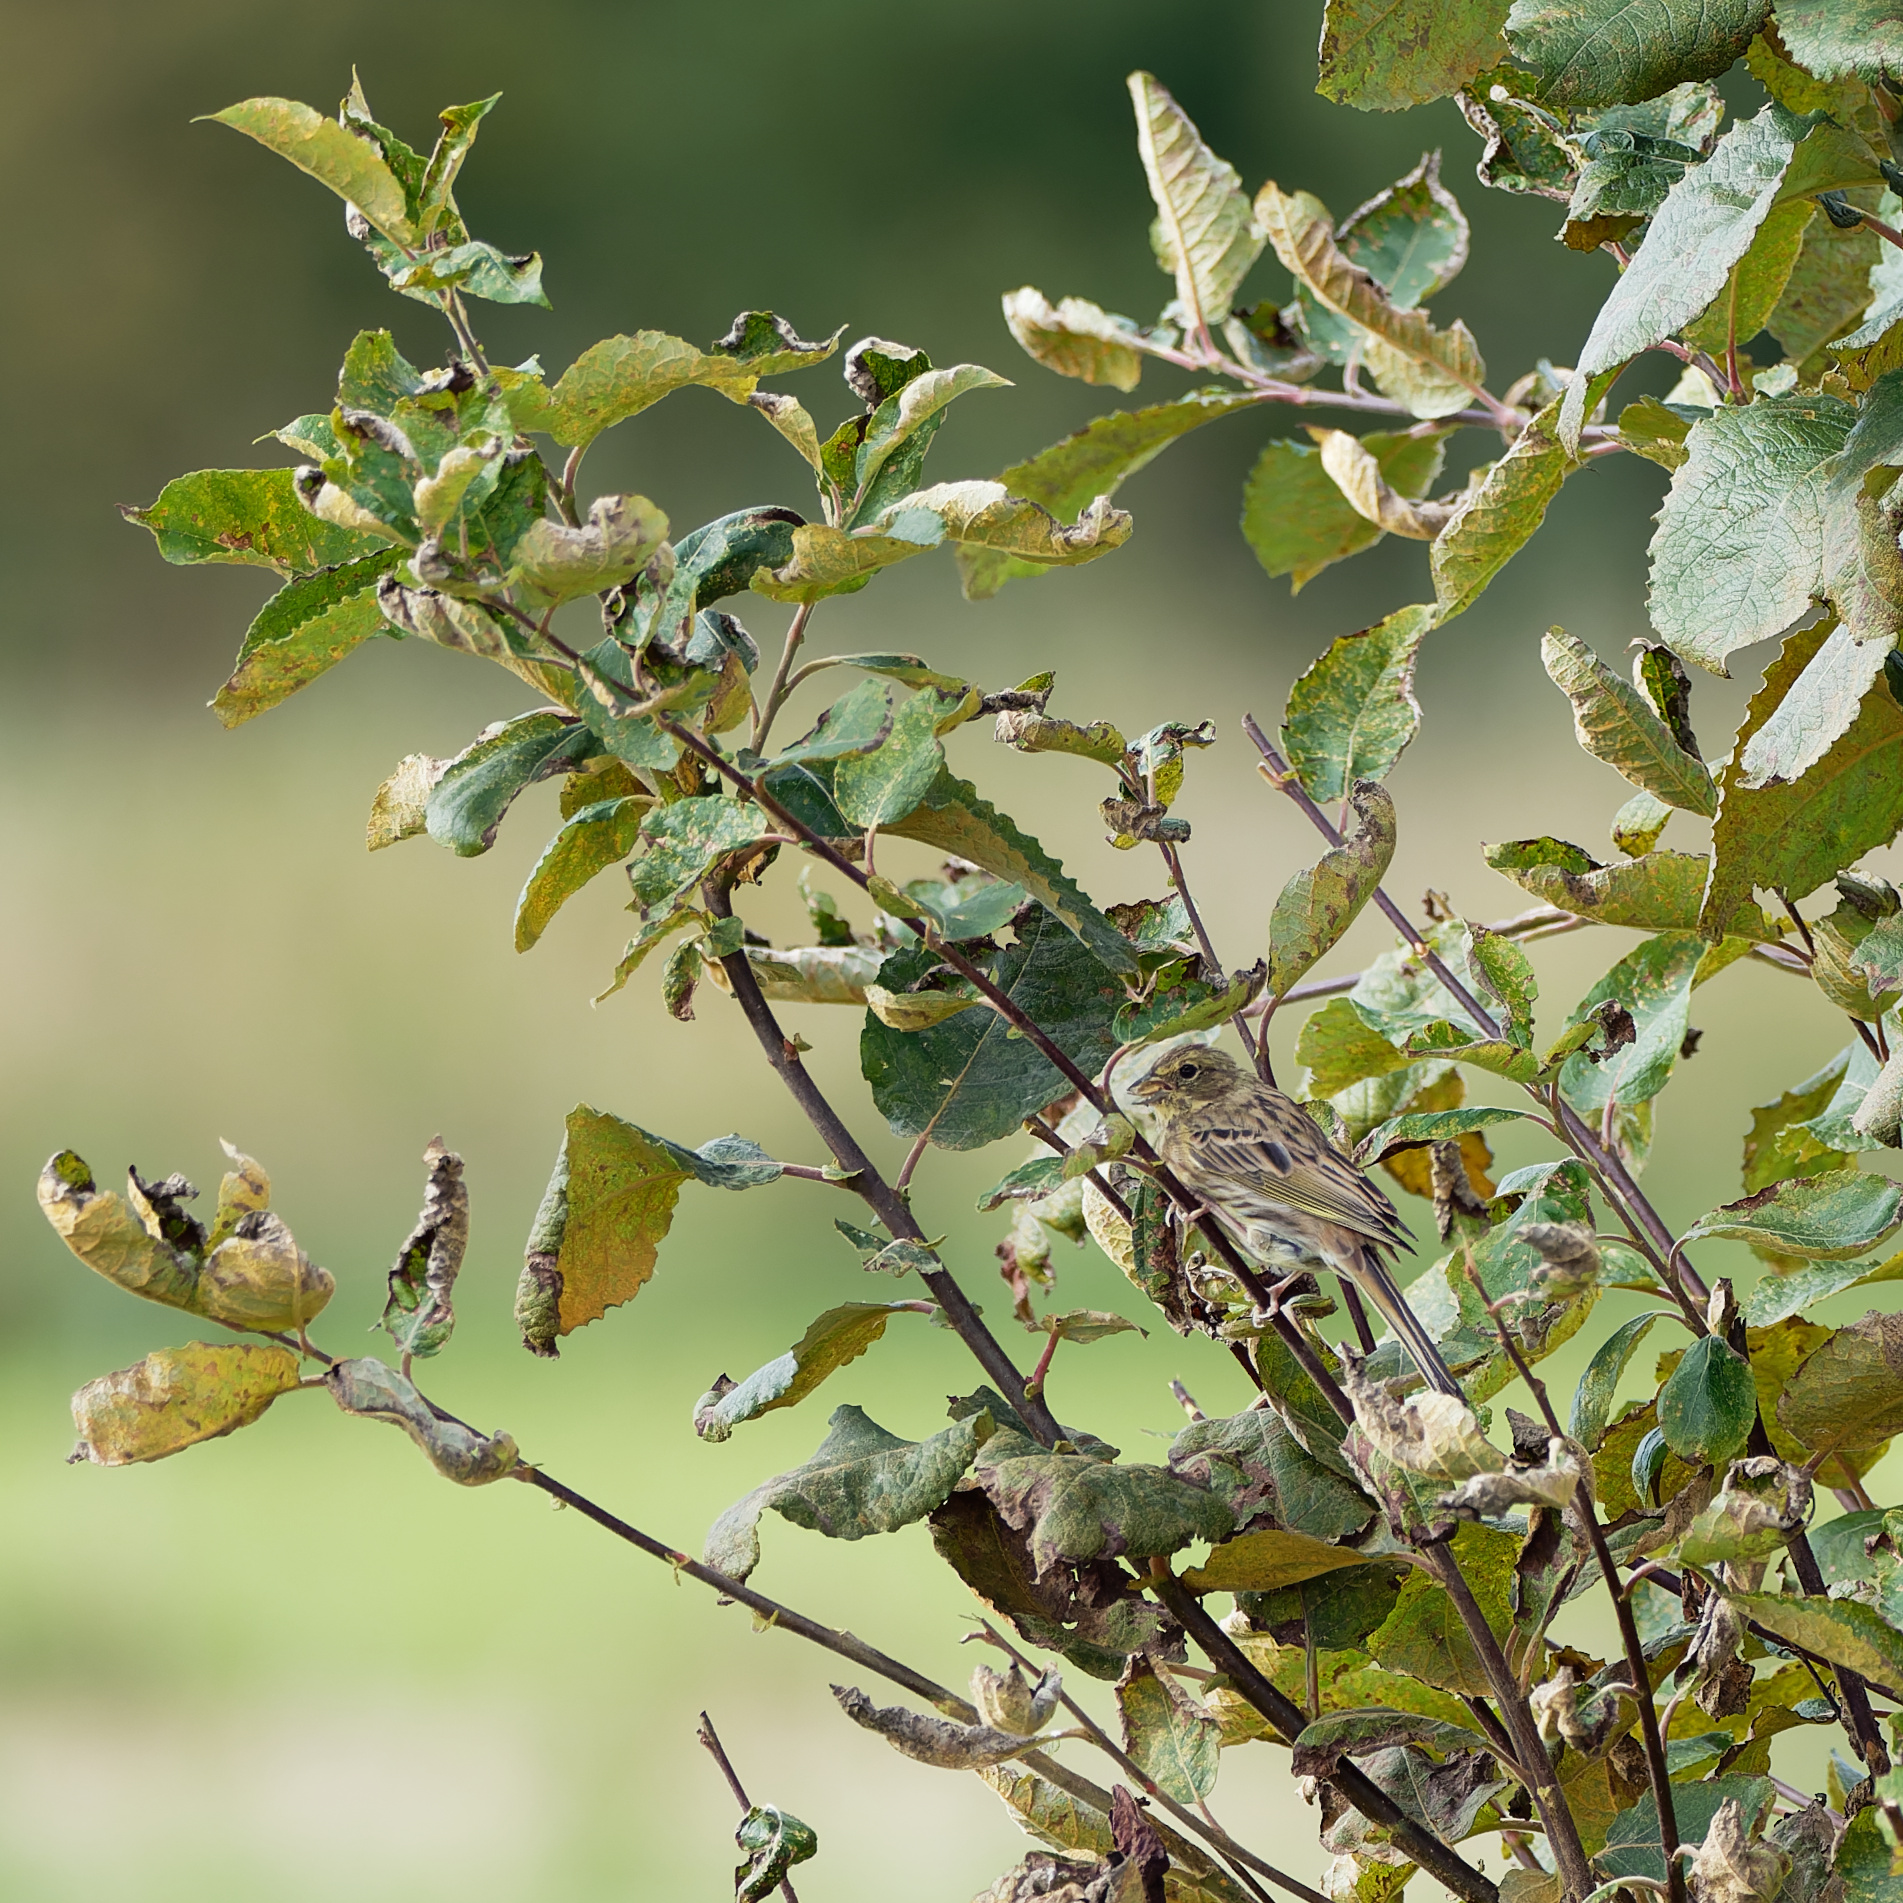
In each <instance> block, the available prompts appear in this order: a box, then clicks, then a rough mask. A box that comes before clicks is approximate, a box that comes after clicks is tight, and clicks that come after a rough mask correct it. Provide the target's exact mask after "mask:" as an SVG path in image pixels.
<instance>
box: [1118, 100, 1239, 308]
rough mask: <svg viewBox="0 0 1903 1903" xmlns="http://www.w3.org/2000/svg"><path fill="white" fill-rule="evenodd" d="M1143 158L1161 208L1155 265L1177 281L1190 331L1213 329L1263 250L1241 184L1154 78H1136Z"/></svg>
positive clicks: (1178, 294) (1228, 166) (1135, 103)
mask: <svg viewBox="0 0 1903 1903" xmlns="http://www.w3.org/2000/svg"><path fill="white" fill-rule="evenodd" d="M1130 98H1131V102H1132V103H1133V104H1134V105H1135V107H1136V116H1137V151H1138V152H1139V153H1140V154H1141V156H1142V159H1143V170H1144V174H1145V176H1146V177H1147V178H1148V179H1149V182H1150V196H1151V197H1152V198H1153V199H1154V200H1155V201H1156V212H1157V219H1156V238H1155V242H1156V249H1157V261H1158V263H1160V264H1161V265H1162V267H1163V269H1164V270H1165V271H1168V272H1171V273H1173V274H1174V276H1175V279H1176V298H1177V302H1178V304H1179V305H1180V306H1181V308H1182V311H1183V316H1184V322H1185V323H1186V324H1187V325H1188V326H1189V327H1190V328H1192V329H1195V328H1198V327H1201V328H1205V329H1214V328H1215V327H1216V326H1218V325H1220V324H1221V322H1222V320H1223V319H1224V318H1225V317H1227V316H1228V315H1229V308H1230V305H1231V304H1232V303H1233V302H1234V299H1235V294H1236V289H1237V287H1238V286H1239V285H1240V284H1241V282H1242V280H1243V279H1244V278H1245V277H1246V276H1247V275H1248V272H1249V267H1250V266H1251V265H1252V264H1254V263H1255V261H1256V258H1257V257H1258V256H1259V255H1260V253H1261V250H1262V233H1261V232H1260V231H1259V230H1258V229H1257V228H1256V221H1255V219H1254V218H1253V217H1252V216H1251V215H1250V211H1249V201H1248V199H1247V198H1246V197H1245V196H1244V195H1243V191H1242V181H1241V180H1240V179H1239V178H1238V177H1237V176H1236V170H1235V167H1234V166H1232V165H1228V164H1225V163H1224V161H1223V160H1221V159H1219V158H1218V157H1217V156H1216V155H1215V153H1213V152H1212V151H1210V149H1209V148H1208V146H1206V145H1205V144H1204V143H1203V141H1202V137H1201V135H1200V134H1199V133H1198V132H1197V130H1196V128H1195V126H1194V125H1193V124H1192V123H1191V121H1190V119H1189V116H1188V115H1187V114H1186V113H1185V112H1184V111H1183V109H1182V107H1180V106H1179V105H1178V104H1177V103H1176V101H1175V100H1174V99H1172V98H1171V97H1170V96H1169V94H1168V93H1167V92H1165V91H1164V90H1163V88H1162V87H1161V86H1159V85H1158V84H1157V83H1156V81H1155V80H1154V79H1152V78H1151V77H1150V75H1149V74H1148V73H1132V74H1131V75H1130Z"/></svg>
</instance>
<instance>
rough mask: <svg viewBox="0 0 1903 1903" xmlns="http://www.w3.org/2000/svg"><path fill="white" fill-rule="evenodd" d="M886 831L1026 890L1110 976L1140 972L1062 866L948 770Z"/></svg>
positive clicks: (1130, 951)
mask: <svg viewBox="0 0 1903 1903" xmlns="http://www.w3.org/2000/svg"><path fill="white" fill-rule="evenodd" d="M885 830H886V831H887V832H888V833H891V834H894V835H895V836H896V837H898V838H900V839H916V840H918V841H919V842H920V843H921V844H923V845H927V846H932V847H935V848H936V849H937V850H938V851H940V852H946V853H950V854H952V855H953V856H954V857H956V858H959V859H967V860H969V861H970V862H971V863H972V864H973V865H975V866H980V867H982V868H983V869H984V870H985V871H986V872H989V873H991V874H993V875H994V876H995V877H996V878H999V879H1003V880H1007V881H1009V882H1010V883H1012V884H1014V885H1019V886H1022V887H1023V888H1024V890H1025V891H1026V892H1028V893H1029V894H1030V895H1031V897H1032V898H1034V899H1036V900H1037V901H1038V903H1039V904H1040V905H1042V906H1044V907H1045V908H1046V909H1047V910H1048V911H1050V912H1051V913H1052V914H1053V916H1055V917H1056V918H1057V919H1059V920H1060V921H1061V922H1062V923H1063V924H1064V925H1065V927H1066V928H1067V929H1069V930H1070V931H1072V932H1075V933H1076V934H1077V936H1078V937H1079V938H1080V939H1082V940H1083V942H1084V943H1085V944H1086V945H1088V946H1089V947H1090V950H1091V952H1092V953H1093V954H1094V955H1095V957H1096V958H1097V959H1098V960H1099V961H1100V962H1101V963H1102V964H1104V965H1107V966H1108V967H1109V968H1110V969H1111V970H1112V971H1127V972H1134V971H1135V970H1136V962H1137V961H1136V953H1135V951H1134V950H1133V949H1132V947H1131V945H1130V943H1129V941H1128V940H1127V939H1126V938H1125V937H1124V936H1123V934H1122V933H1121V932H1119V931H1118V930H1117V928H1116V927H1115V926H1114V925H1112V924H1111V923H1110V921H1109V920H1108V919H1107V918H1105V917H1104V915H1103V914H1102V913H1101V912H1099V911H1098V910H1097V908H1096V907H1095V906H1094V905H1092V904H1091V903H1090V901H1089V899H1087V898H1086V897H1085V896H1084V894H1083V892H1082V891H1081V890H1080V889H1079V888H1078V886H1077V885H1076V884H1075V882H1074V881H1073V880H1071V879H1070V878H1068V877H1067V876H1066V875H1065V872H1064V868H1063V866H1062V865H1061V864H1059V863H1058V861H1057V860H1055V859H1053V858H1052V857H1051V856H1050V854H1049V853H1047V852H1046V851H1045V850H1044V848H1043V847H1042V846H1040V845H1039V844H1038V842H1037V841H1036V840H1035V839H1033V838H1031V837H1030V835H1029V834H1027V833H1022V832H1020V831H1019V830H1018V828H1017V825H1016V822H1015V821H1013V820H1012V819H1011V818H1010V816H1009V815H1008V814H1005V813H1001V812H999V811H998V809H997V808H996V807H995V806H993V805H992V804H991V803H990V802H989V801H988V800H986V799H983V798H982V797H980V795H979V793H978V789H977V788H976V787H974V786H973V785H972V784H971V782H970V781H969V780H961V779H958V778H956V777H955V776H954V775H953V773H952V772H951V769H950V768H949V767H948V768H946V769H945V770H944V771H943V772H941V773H940V775H939V776H938V778H937V779H936V780H935V781H933V783H932V785H931V786H930V787H929V788H928V789H927V791H926V793H925V796H924V798H923V799H922V800H921V801H920V802H919V804H918V805H917V806H916V807H914V808H913V810H912V811H911V812H910V813H908V814H907V815H906V816H905V818H904V819H901V820H896V821H894V822H893V823H892V824H890V825H888V826H887V827H886V828H885Z"/></svg>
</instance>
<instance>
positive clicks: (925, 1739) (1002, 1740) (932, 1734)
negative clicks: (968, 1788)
mask: <svg viewBox="0 0 1903 1903" xmlns="http://www.w3.org/2000/svg"><path fill="white" fill-rule="evenodd" d="M833 1696H834V1697H835V1698H836V1699H838V1700H839V1708H840V1710H841V1711H843V1712H844V1713H845V1714H846V1716H847V1717H848V1718H850V1719H851V1720H852V1721H853V1723H854V1724H856V1725H863V1726H864V1727H865V1728H866V1730H868V1731H876V1732H877V1733H878V1734H879V1736H880V1737H882V1738H883V1739H884V1740H885V1741H886V1743H887V1744H889V1745H891V1746H892V1748H893V1749H894V1750H895V1751H898V1752H900V1753H902V1754H903V1755H904V1756H906V1757H908V1758H916V1759H917V1760H918V1761H919V1762H920V1763H921V1764H935V1765H937V1766H938V1767H939V1768H940V1769H941V1770H945V1771H975V1770H977V1769H978V1768H979V1767H980V1766H981V1765H987V1764H998V1763H1001V1762H1002V1761H1003V1760H1004V1759H1006V1758H1014V1757H1016V1756H1017V1755H1018V1754H1019V1753H1020V1752H1022V1751H1028V1750H1030V1749H1032V1745H1031V1742H1030V1740H1028V1739H1026V1738H1022V1737H1017V1736H1014V1735H1013V1734H1012V1733H1011V1732H1008V1731H997V1730H994V1729H993V1728H992V1727H991V1726H989V1725H961V1724H956V1723H954V1722H953V1721H952V1720H950V1719H948V1718H934V1717H930V1716H928V1715H927V1714H926V1713H924V1712H918V1711H912V1710H909V1709H908V1708H907V1707H906V1706H904V1705H885V1706H876V1705H874V1704H873V1702H872V1700H871V1699H870V1698H868V1697H867V1696H866V1695H865V1693H864V1692H862V1691H860V1690H859V1689H858V1687H857V1686H844V1685H835V1686H834V1687H833Z"/></svg>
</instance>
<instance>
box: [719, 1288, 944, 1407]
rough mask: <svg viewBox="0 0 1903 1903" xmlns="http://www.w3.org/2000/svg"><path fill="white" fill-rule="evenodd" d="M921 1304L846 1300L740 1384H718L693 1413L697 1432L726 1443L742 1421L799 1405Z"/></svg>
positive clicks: (816, 1321)
mask: <svg viewBox="0 0 1903 1903" xmlns="http://www.w3.org/2000/svg"><path fill="white" fill-rule="evenodd" d="M919 1306H920V1305H919V1304H918V1303H917V1302H846V1303H843V1304H842V1305H841V1306H840V1307H838V1308H829V1309H827V1311H826V1312H825V1314H823V1315H821V1316H819V1317H818V1318H817V1319H816V1320H815V1321H813V1322H812V1323H811V1324H810V1325H809V1326H808V1328H807V1330H806V1332H805V1334H803V1335H802V1336H801V1337H800V1338H799V1340H798V1341H796V1342H795V1343H794V1344H793V1345H792V1347H791V1348H789V1349H788V1350H787V1351H786V1353H785V1354H783V1355H781V1356H780V1357H779V1358H778V1359H777V1360H774V1361H769V1362H768V1363H767V1364H766V1366H765V1367H763V1368H757V1369H755V1371H754V1372H753V1373H752V1374H750V1375H748V1376H747V1378H746V1379H745V1380H744V1381H742V1382H739V1383H738V1384H737V1385H736V1384H733V1383H728V1384H727V1385H726V1386H725V1387H724V1388H723V1387H721V1386H719V1385H718V1384H716V1386H715V1387H714V1389H713V1390H712V1391H711V1392H710V1393H709V1394H708V1395H706V1396H704V1397H703V1398H702V1400H701V1403H700V1405H699V1406H698V1407H696V1408H695V1410H694V1432H695V1433H696V1434H698V1435H699V1436H700V1438H701V1439H702V1440H726V1439H727V1438H728V1436H729V1435H731V1434H732V1432H733V1430H734V1429H735V1428H736V1427H738V1426H739V1425H740V1423H741V1422H742V1421H752V1420H757V1419H759V1417H760V1416H761V1415H762V1414H770V1413H772V1412H773V1410H774V1409H775V1408H780V1407H795V1406H797V1405H798V1404H799V1403H800V1402H801V1401H803V1400H805V1399H806V1397H807V1396H808V1395H809V1394H811V1393H812V1391H813V1390H814V1389H815V1388H816V1387H818V1386H819V1384H820V1383H821V1382H822V1381H824V1380H825V1379H826V1378H827V1376H828V1375H833V1374H837V1373H838V1372H839V1370H840V1369H841V1368H843V1367H845V1366H846V1364H847V1363H848V1362H851V1361H856V1360H858V1358H859V1357H860V1356H861V1355H862V1354H864V1353H865V1352H866V1350H867V1349H869V1348H870V1347H871V1346H872V1344H873V1343H874V1342H875V1341H878V1340H880V1339H882V1338H883V1336H884V1334H885V1325H886V1323H887V1322H888V1321H890V1320H891V1319H892V1317H893V1316H894V1315H901V1314H906V1313H910V1312H916V1311H917V1309H918V1308H919ZM722 1379H723V1380H725V1377H724V1376H723V1377H722Z"/></svg>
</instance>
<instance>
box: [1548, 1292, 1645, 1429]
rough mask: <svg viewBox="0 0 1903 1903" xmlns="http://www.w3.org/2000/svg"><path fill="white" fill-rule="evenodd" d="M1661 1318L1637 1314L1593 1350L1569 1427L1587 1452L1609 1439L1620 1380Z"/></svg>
mask: <svg viewBox="0 0 1903 1903" xmlns="http://www.w3.org/2000/svg"><path fill="white" fill-rule="evenodd" d="M1658 1319H1659V1316H1658V1312H1657V1311H1656V1310H1654V1311H1653V1312H1652V1313H1651V1314H1649V1315H1635V1316H1633V1318H1632V1319H1631V1320H1630V1321H1628V1322H1622V1323H1621V1324H1620V1325H1619V1326H1618V1327H1617V1328H1615V1329H1614V1330H1613V1331H1612V1333H1611V1334H1610V1335H1608V1336H1607V1337H1606V1339H1605V1340H1604V1341H1602V1342H1601V1343H1600V1344H1599V1346H1598V1347H1597V1348H1596V1349H1594V1350H1593V1357H1592V1359H1591V1360H1590V1361H1589V1362H1587V1363H1586V1372H1585V1373H1584V1374H1582V1375H1581V1376H1580V1377H1579V1386H1578V1387H1577V1388H1576V1389H1574V1391H1573V1411H1572V1418H1571V1419H1570V1420H1569V1421H1568V1422H1567V1424H1566V1431H1567V1433H1569V1434H1570V1435H1571V1436H1572V1437H1573V1439H1574V1440H1576V1441H1578V1443H1579V1444H1580V1446H1582V1447H1583V1448H1585V1450H1586V1451H1587V1453H1589V1454H1595V1453H1597V1452H1598V1451H1599V1445H1600V1443H1601V1442H1602V1441H1603V1440H1604V1439H1605V1437H1606V1424H1607V1422H1608V1421H1609V1420H1610V1419H1611V1418H1612V1400H1613V1396H1614V1395H1615V1394H1616V1393H1617V1392H1618V1389H1619V1379H1620V1377H1621V1376H1622V1375H1623V1374H1624V1373H1625V1371H1626V1369H1627V1367H1628V1366H1629V1365H1630V1364H1631V1361H1632V1357H1633V1356H1634V1355H1635V1354H1636V1353H1637V1352H1638V1348H1639V1343H1640V1342H1642V1341H1643V1340H1644V1339H1645V1338H1646V1336H1647V1335H1648V1334H1650V1333H1651V1332H1652V1324H1653V1323H1654V1322H1655V1321H1657V1320H1658Z"/></svg>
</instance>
